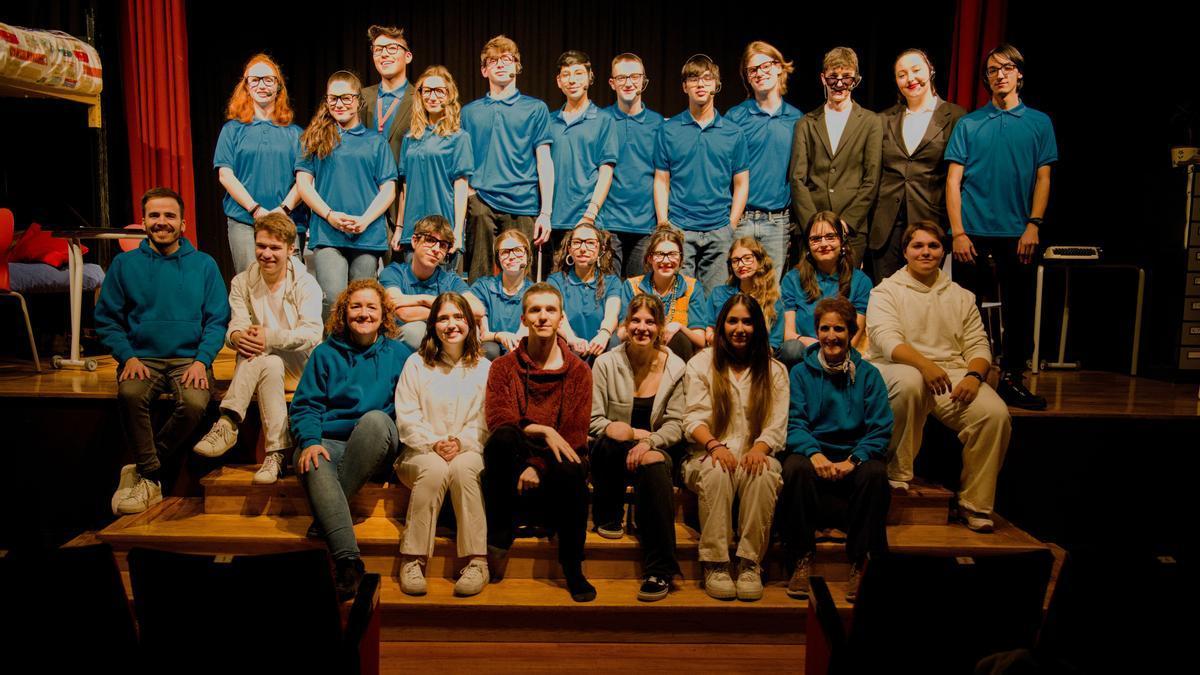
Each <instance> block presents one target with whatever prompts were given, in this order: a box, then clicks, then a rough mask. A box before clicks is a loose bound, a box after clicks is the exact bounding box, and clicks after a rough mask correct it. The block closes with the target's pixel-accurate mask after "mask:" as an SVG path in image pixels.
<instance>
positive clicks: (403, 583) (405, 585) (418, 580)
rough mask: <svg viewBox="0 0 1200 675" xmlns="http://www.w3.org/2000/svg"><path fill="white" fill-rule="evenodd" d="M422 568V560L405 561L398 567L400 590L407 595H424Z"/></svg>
mask: <svg viewBox="0 0 1200 675" xmlns="http://www.w3.org/2000/svg"><path fill="white" fill-rule="evenodd" d="M424 568H425V560H424V559H423V558H408V559H406V560H405V561H404V564H402V565H401V566H400V590H402V591H404V592H405V593H407V594H408V595H425V589H426V585H425V569H424ZM456 587H457V586H456Z"/></svg>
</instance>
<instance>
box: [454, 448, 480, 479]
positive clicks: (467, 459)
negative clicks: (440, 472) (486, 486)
mask: <svg viewBox="0 0 1200 675" xmlns="http://www.w3.org/2000/svg"><path fill="white" fill-rule="evenodd" d="M481 471H483V460H482V459H481V458H480V457H479V455H477V454H475V453H473V452H471V453H464V454H461V455H459V456H458V457H455V458H454V460H453V461H451V462H450V463H449V464H448V465H446V472H447V475H448V476H449V479H450V482H451V483H455V484H462V483H465V482H475V481H478V480H479V474H480V472H481Z"/></svg>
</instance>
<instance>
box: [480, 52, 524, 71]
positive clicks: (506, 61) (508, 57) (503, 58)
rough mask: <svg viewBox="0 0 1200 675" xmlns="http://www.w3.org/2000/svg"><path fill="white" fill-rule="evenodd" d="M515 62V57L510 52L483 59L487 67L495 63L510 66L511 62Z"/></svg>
mask: <svg viewBox="0 0 1200 675" xmlns="http://www.w3.org/2000/svg"><path fill="white" fill-rule="evenodd" d="M516 62H517V59H516V57H515V56H513V55H512V54H501V55H500V56H499V57H498V58H494V59H488V60H486V61H484V65H486V66H487V67H488V68H491V67H492V66H494V65H496V64H500V65H502V66H511V65H512V64H514V63H516Z"/></svg>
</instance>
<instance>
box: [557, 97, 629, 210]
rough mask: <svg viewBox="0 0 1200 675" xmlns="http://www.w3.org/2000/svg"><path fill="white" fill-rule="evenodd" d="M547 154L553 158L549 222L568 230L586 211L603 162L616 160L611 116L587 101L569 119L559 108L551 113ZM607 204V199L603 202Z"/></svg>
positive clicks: (612, 162) (615, 141)
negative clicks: (552, 185) (550, 140)
mask: <svg viewBox="0 0 1200 675" xmlns="http://www.w3.org/2000/svg"><path fill="white" fill-rule="evenodd" d="M550 137H551V138H552V139H554V141H553V143H554V144H553V145H551V146H550V157H551V158H552V159H553V160H554V214H553V216H552V217H551V219H550V226H551V227H552V228H553V229H555V230H569V229H571V228H572V227H575V225H577V224H578V223H579V219H580V218H583V214H584V212H585V211H587V207H588V203H589V202H590V201H591V200H592V193H593V192H595V190H596V181H597V179H598V177H599V174H600V166H601V165H603V164H613V165H615V164H616V163H617V136H616V134H615V133H614V132H613V122H612V118H611V117H609V116H608V115H603V114H601V113H600V108H598V107H597V106H596V104H595V103H590V102H589V103H588V107H587V108H585V109H584V111H583V114H582V115H580V116H579V117H576V118H575V121H573V122H570V123H568V122H567V120H566V117H564V116H563V111H562V109H559V110H555V111H554V114H553V115H551V117H550ZM605 204H606V205H607V201H606V202H605Z"/></svg>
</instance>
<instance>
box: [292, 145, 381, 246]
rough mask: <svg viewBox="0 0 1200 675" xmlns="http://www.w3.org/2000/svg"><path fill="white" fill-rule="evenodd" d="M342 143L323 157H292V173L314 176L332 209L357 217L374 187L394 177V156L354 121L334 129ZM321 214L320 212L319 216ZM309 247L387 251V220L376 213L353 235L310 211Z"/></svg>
mask: <svg viewBox="0 0 1200 675" xmlns="http://www.w3.org/2000/svg"><path fill="white" fill-rule="evenodd" d="M338 132H339V133H340V134H341V137H342V141H341V143H338V145H337V147H335V148H334V149H333V152H331V153H329V156H328V157H325V158H323V159H320V158H318V157H317V156H316V155H308V156H305V154H304V151H303V149H301V150H300V151H299V152H298V154H297V157H296V171H297V172H299V171H303V172H305V173H307V174H312V176H313V186H314V187H315V188H316V190H317V193H318V194H320V195H321V198H322V199H324V200H325V203H326V204H328V205H329V206H330V207H332V208H333V210H334V211H341V212H343V213H348V214H350V215H359V214H361V213H363V212H365V211H366V210H367V207H369V206H370V205H371V202H373V201H375V197H376V196H377V195H378V194H379V186H380V185H383V184H384V183H386V182H388V181H395V180H396V160H395V158H393V157H392V151H391V149H390V148H388V144H387V141H385V140H383V136H380V135H379V134H378V133H376V132H374V131H371V130H370V129H368V128H367V127H366V126H364V125H362V124H359V125H358V126H356V127H354V128H353V129H350V130H346V129H342V128H340V127H339V128H338ZM322 215H324V214H322ZM308 225H309V229H310V236H309V239H308V246H309V248H313V249H315V248H319V247H322V246H333V247H337V248H349V249H356V250H362V251H386V250H387V248H388V240H387V238H388V233H387V221H386V220H385V218H384V216H379V217H378V218H376V219H375V220H373V221H372V222H371V224H370V225H368V226H367V229H366V230H364V231H362V232H360V233H358V234H347V233H345V232H343V231H341V230H338V229H335V228H334V227H333V226H331V225H330V224H329V222H328V221H326V220H325V219H324V218H322V217H321V216H319V215H317V214H315V213H314V214H312V218H311V219H310V220H309V223H308Z"/></svg>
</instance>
